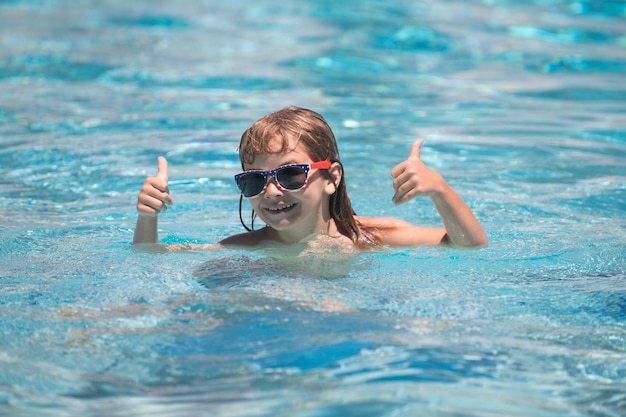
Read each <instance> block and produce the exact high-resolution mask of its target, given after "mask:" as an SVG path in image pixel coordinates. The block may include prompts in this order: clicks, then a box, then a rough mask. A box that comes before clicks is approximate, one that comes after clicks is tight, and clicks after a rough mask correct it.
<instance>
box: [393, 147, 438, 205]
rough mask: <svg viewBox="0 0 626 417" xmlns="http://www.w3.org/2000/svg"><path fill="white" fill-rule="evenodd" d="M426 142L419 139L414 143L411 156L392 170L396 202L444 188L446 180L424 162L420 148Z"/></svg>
mask: <svg viewBox="0 0 626 417" xmlns="http://www.w3.org/2000/svg"><path fill="white" fill-rule="evenodd" d="M423 143H424V140H423V139H418V140H416V141H415V142H414V143H413V146H412V147H411V152H410V153H409V158H408V159H407V160H406V161H404V162H401V163H399V164H398V165H396V167H395V168H394V169H392V170H391V176H392V177H393V189H394V191H395V194H394V195H393V198H392V201H393V203H394V204H402V203H406V202H407V201H409V200H411V199H413V198H415V197H419V196H431V197H432V196H433V195H434V194H436V193H437V192H439V191H440V190H441V189H442V185H443V184H444V180H443V178H442V177H441V175H439V174H438V173H437V172H435V171H433V170H432V169H430V168H428V167H427V166H426V165H424V163H423V162H422V159H421V156H420V149H421V147H422V144H423Z"/></svg>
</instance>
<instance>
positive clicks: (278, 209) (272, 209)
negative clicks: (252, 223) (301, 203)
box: [265, 203, 296, 214]
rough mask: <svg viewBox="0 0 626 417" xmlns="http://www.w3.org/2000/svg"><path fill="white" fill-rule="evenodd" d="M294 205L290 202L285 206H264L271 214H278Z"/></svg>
mask: <svg viewBox="0 0 626 417" xmlns="http://www.w3.org/2000/svg"><path fill="white" fill-rule="evenodd" d="M295 206H296V204H295V203H292V204H287V205H286V206H280V207H267V208H265V210H266V211H268V212H270V213H272V214H279V213H284V212H286V211H288V210H290V209H291V208H293V207H295Z"/></svg>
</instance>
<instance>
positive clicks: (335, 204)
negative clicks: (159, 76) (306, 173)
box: [239, 106, 379, 247]
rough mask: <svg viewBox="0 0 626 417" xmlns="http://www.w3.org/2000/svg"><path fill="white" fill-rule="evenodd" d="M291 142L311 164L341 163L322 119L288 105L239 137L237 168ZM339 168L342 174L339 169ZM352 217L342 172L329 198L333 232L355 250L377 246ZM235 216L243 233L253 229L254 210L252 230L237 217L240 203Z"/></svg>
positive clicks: (328, 129)
mask: <svg viewBox="0 0 626 417" xmlns="http://www.w3.org/2000/svg"><path fill="white" fill-rule="evenodd" d="M294 143H297V144H299V145H302V146H303V147H304V148H305V149H306V151H307V153H308V154H309V156H310V157H311V159H312V160H314V161H325V160H328V161H331V162H338V163H339V164H341V161H340V159H339V150H338V148H337V141H336V139H335V135H334V134H333V131H332V129H331V128H330V126H329V125H328V123H327V122H326V120H324V118H323V117H322V116H321V115H320V114H318V113H316V112H314V111H312V110H308V109H304V108H301V107H293V106H292V107H285V108H283V109H281V110H278V111H276V112H274V113H270V114H268V115H266V116H264V117H262V118H261V119H259V120H257V121H256V122H254V123H253V124H252V126H250V127H249V128H248V129H247V130H246V131H245V132H244V133H243V135H241V141H240V142H239V159H240V160H241V166H242V168H244V164H253V163H254V160H255V158H256V157H257V156H258V155H268V154H280V153H282V152H287V151H288V150H289V149H290V148H289V147H290V145H292V144H294ZM341 168H342V173H343V166H342V167H341ZM244 169H245V168H244ZM321 172H322V173H323V175H324V176H325V177H326V178H329V179H330V178H331V174H330V173H329V172H328V171H326V170H324V171H321ZM355 214H356V213H355V212H354V210H353V209H352V203H351V202H350V198H349V197H348V190H347V187H346V182H345V173H343V175H342V178H341V179H340V182H339V184H338V185H337V188H336V191H335V192H334V193H333V194H332V195H331V196H330V215H331V217H332V219H333V220H334V221H335V225H336V226H337V230H338V231H339V233H341V234H342V235H344V236H347V237H348V238H350V239H351V240H352V241H353V242H354V243H355V244H356V245H357V246H359V247H372V246H376V245H378V243H379V242H378V240H379V239H377V238H376V235H375V233H373V231H370V230H365V229H363V228H361V227H360V225H359V224H358V222H357V221H356V219H355V218H354V216H355ZM239 217H240V219H241V223H242V224H243V226H244V227H245V228H246V229H247V230H253V228H254V218H255V213H254V210H253V212H252V228H249V227H248V226H246V224H245V222H244V221H243V218H242V217H241V200H240V202H239Z"/></svg>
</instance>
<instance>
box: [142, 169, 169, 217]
mask: <svg viewBox="0 0 626 417" xmlns="http://www.w3.org/2000/svg"><path fill="white" fill-rule="evenodd" d="M168 204H174V200H172V197H170V189H169V187H168V185H167V159H165V158H164V157H162V156H159V159H158V170H157V173H156V175H155V176H154V177H148V178H147V179H146V180H145V181H144V183H143V186H142V187H141V191H139V196H138V197H137V211H138V212H139V213H140V214H152V215H157V214H159V213H160V212H161V211H165V210H167V205H168Z"/></svg>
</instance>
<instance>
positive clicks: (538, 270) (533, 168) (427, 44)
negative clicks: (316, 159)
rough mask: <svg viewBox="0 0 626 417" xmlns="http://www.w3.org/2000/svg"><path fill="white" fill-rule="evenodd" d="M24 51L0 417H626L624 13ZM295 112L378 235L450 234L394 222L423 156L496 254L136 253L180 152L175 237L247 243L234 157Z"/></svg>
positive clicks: (140, 31) (3, 248)
mask: <svg viewBox="0 0 626 417" xmlns="http://www.w3.org/2000/svg"><path fill="white" fill-rule="evenodd" d="M0 28H1V29H0V260H1V262H2V268H1V269H0V415H1V416H12V417H20V416H35V415H36V416H108V417H111V416H192V415H193V416H224V417H226V416H228V417H234V416H289V417H292V416H298V417H322V416H324V417H326V416H359V417H361V416H365V417H370V416H371V417H374V416H389V417H391V416H394V417H395V416H416V415H420V416H502V415H506V416H533V417H537V416H564V415H566V416H607V417H608V416H611V417H614V416H623V415H626V273H625V271H626V259H625V256H624V254H625V253H626V251H625V249H626V233H625V232H626V214H625V213H626V30H625V28H626V3H624V2H622V1H609V0H607V1H593V0H579V1H574V0H551V1H547V0H528V1H520V2H514V1H505V0H483V1H478V0H465V1H454V0H450V1H445V2H441V1H434V0H421V1H412V0H411V1H409V0H398V1H394V2H383V1H378V0H360V1H345V2H336V1H333V2H331V1H325V0H310V1H298V2H296V1H275V0H261V1H249V0H237V1H231V2H215V1H209V0H205V1H202V0H198V1H189V2H167V1H133V2H128V1H122V0H107V1H95V0H84V1H80V2H75V1H69V0H54V1H53V0H8V1H6V0H5V1H0ZM286 105H299V106H303V107H308V108H312V109H314V110H316V111H319V112H320V113H322V114H323V115H324V116H325V117H326V118H327V120H328V121H329V123H330V124H331V126H332V127H333V129H334V131H335V134H336V136H337V137H338V141H339V147H340V151H341V153H342V159H343V162H344V166H345V169H346V180H347V184H348V188H349V192H350V195H351V198H352V200H353V204H354V206H355V209H356V210H357V212H358V213H360V214H367V215H391V216H395V217H399V218H402V219H405V220H408V221H411V222H413V223H416V224H423V225H439V224H440V221H439V218H438V216H437V213H436V212H435V210H434V209H433V207H432V203H431V202H430V201H429V200H427V199H418V200H415V201H412V202H410V203H407V204H405V205H402V206H399V207H396V206H394V205H393V204H392V203H391V196H392V194H393V191H392V187H391V177H390V174H389V171H390V170H391V169H392V168H393V167H394V166H395V165H396V164H397V163H399V162H401V161H402V160H404V159H406V157H407V156H408V152H409V149H410V146H411V143H412V142H413V140H414V139H416V138H418V137H423V138H424V139H425V140H426V142H425V144H424V146H423V147H422V158H423V160H424V161H425V163H426V164H427V165H429V166H431V167H433V168H435V169H436V170H437V171H439V172H440V173H441V174H442V175H443V176H444V177H445V178H446V179H447V180H448V182H449V183H450V184H451V185H452V186H453V187H454V188H455V189H456V190H457V191H458V192H459V194H461V196H462V197H463V198H464V199H465V200H466V201H467V202H468V204H469V205H470V206H471V207H472V209H473V211H474V213H475V214H476V216H477V217H478V218H479V220H480V221H481V223H482V224H483V226H484V228H485V230H486V231H487V233H488V235H489V238H490V245H489V247H487V248H484V249H480V250H458V249H451V248H412V249H385V250H382V251H377V252H368V253H364V254H361V255H357V256H350V257H348V256H334V254H332V253H321V254H319V255H318V256H308V257H299V258H294V257H293V256H291V255H290V254H288V253H279V252H276V251H274V252H272V251H267V252H256V251H235V250H223V251H215V252H178V253H148V252H145V251H143V252H142V251H136V250H134V249H133V248H132V246H131V241H132V235H133V230H134V223H135V220H136V212H135V203H136V195H137V193H138V191H139V188H140V187H141V184H142V183H143V180H144V179H145V177H146V176H148V175H153V174H154V173H155V172H156V158H157V156H159V155H165V156H167V158H168V160H169V163H170V170H169V177H170V188H171V190H172V195H173V197H174V199H175V201H176V204H175V205H173V206H172V207H171V209H170V210H168V211H167V213H165V214H163V215H162V216H161V218H160V223H159V228H160V236H161V239H162V241H163V242H166V243H181V242H196V243H206V242H209V243H210V242H216V241H218V240H219V239H221V238H223V237H225V236H228V235H231V234H233V233H237V232H240V231H241V230H242V227H241V225H240V224H239V219H238V213H237V208H238V200H239V199H238V194H237V190H236V187H235V185H234V182H233V180H232V176H233V174H235V173H236V172H238V157H237V154H236V152H235V148H236V145H237V142H238V138H239V136H240V134H241V132H242V131H243V130H244V129H245V128H246V127H247V126H248V125H249V124H250V123H252V122H253V121H254V120H256V119H257V118H259V117H261V116H262V115H264V114H266V113H268V112H271V111H274V110H277V109H279V108H282V107H284V106H286ZM244 209H245V210H244V211H245V212H246V213H249V211H248V207H244ZM245 215H246V216H247V214H245Z"/></svg>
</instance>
